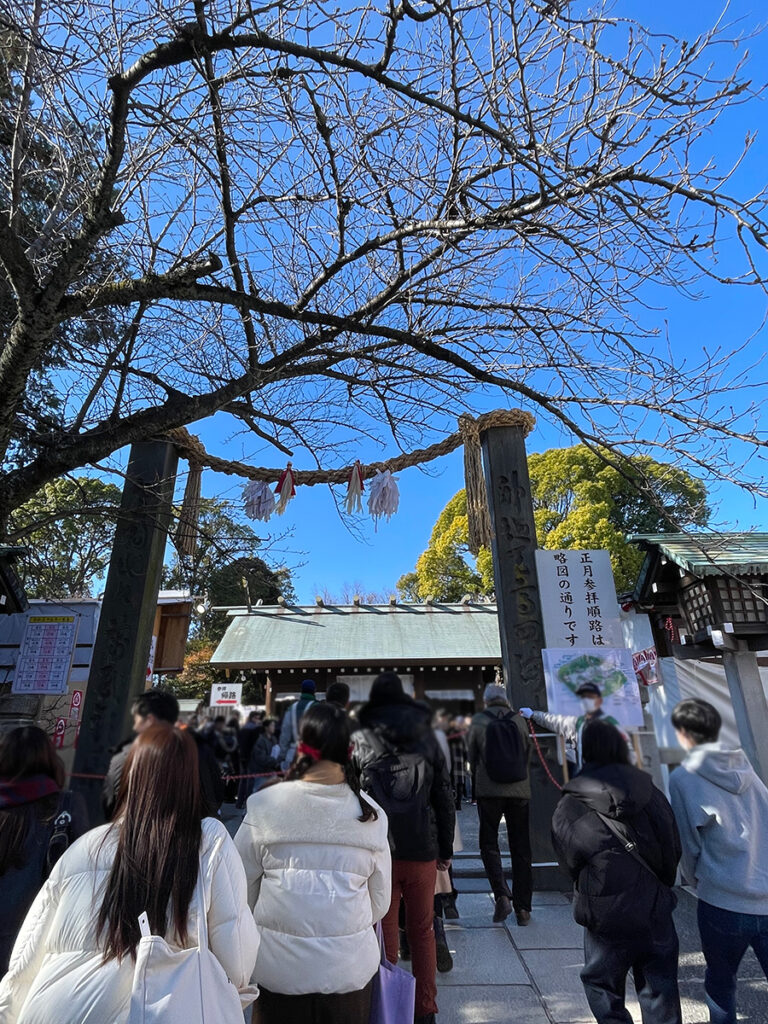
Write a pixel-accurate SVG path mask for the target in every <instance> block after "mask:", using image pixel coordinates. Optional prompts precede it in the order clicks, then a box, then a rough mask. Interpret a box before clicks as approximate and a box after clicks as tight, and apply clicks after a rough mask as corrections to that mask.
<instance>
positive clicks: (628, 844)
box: [595, 811, 661, 882]
mask: <svg viewBox="0 0 768 1024" xmlns="http://www.w3.org/2000/svg"><path fill="white" fill-rule="evenodd" d="M595 814H596V815H597V816H598V818H600V820H601V821H602V822H603V823H604V824H605V825H607V826H608V828H609V829H610V830H611V832H613V834H614V835H615V836H616V838H617V839H618V840H619V842H620V843H621V845H622V847H623V848H624V850H625V851H626V852H627V853H628V854H629V855H630V857H633V858H634V859H635V860H636V861H637V863H638V864H642V865H643V867H644V868H645V869H646V870H647V871H650V872H651V874H652V875H653V877H654V878H655V879H656V881H657V882H661V879H660V878H659V876H658V875H657V874H656V872H655V871H654V869H653V868H652V867H651V865H650V864H649V863H648V861H647V860H646V859H645V857H643V855H642V854H641V853H640V851H639V850H638V848H637V843H636V842H635V841H634V839H631V838H630V836H628V835H627V833H626V832H624V831H622V829H621V827H620V826H619V824H618V823H617V822H616V821H615V820H614V819H613V818H609V817H608V815H607V814H602V813H601V812H600V811H595Z"/></svg>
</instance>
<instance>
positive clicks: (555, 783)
mask: <svg viewBox="0 0 768 1024" xmlns="http://www.w3.org/2000/svg"><path fill="white" fill-rule="evenodd" d="M527 722H528V731H529V732H530V734H531V739H532V740H533V745H534V747H535V748H536V753H537V754H538V755H539V760H540V761H541V767H542V768H543V769H544V771H545V773H546V776H547V778H548V779H549V781H550V782H551V783H552V785H553V786H555V787H556V788H557V789H559V790H560V791H561V792H562V789H563V787H562V786H561V785H560V783H559V782H558V781H557V779H556V778H555V776H554V775H553V774H552V772H551V771H550V770H549V765H548V764H547V759H546V758H545V757H544V754H543V753H542V751H541V747H540V746H539V738H538V736H537V735H536V732H535V730H534V728H533V722H531V720H530V718H529V719H527Z"/></svg>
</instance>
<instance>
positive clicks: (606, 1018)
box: [552, 721, 682, 1024]
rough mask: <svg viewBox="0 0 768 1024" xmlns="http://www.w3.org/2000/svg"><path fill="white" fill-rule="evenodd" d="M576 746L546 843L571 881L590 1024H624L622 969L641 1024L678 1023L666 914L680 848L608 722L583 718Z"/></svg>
mask: <svg viewBox="0 0 768 1024" xmlns="http://www.w3.org/2000/svg"><path fill="white" fill-rule="evenodd" d="M582 752H583V762H584V767H583V768H582V770H581V771H580V772H579V774H578V775H576V776H575V778H573V779H572V780H571V781H570V782H569V783H568V784H567V785H566V786H565V788H564V789H563V795H562V798H561V800H560V803H559V804H558V806H557V809H556V810H555V814H554V817H553V819H552V840H553V843H554V846H555V851H556V853H557V857H558V860H559V861H560V865H561V867H562V868H563V869H564V870H565V871H567V872H568V874H569V875H570V876H571V878H572V879H573V881H574V883H575V894H574V903H573V916H574V918H575V919H576V921H577V922H578V923H579V924H581V925H583V926H584V929H585V931H584V960H585V963H584V968H583V970H582V972H581V980H582V982H583V984H584V991H585V993H586V996H587V1001H588V1002H589V1005H590V1009H591V1010H592V1013H593V1014H594V1015H595V1018H596V1020H597V1021H598V1024H632V1018H631V1016H630V1015H629V1013H628V1011H627V1009H626V1006H625V987H626V978H627V973H628V972H629V971H630V970H632V973H633V976H634V981H635V988H636V989H637V997H638V1000H639V1002H640V1007H641V1010H642V1014H643V1021H644V1024H682V1015H681V1010H680V995H679V992H678V985H677V960H678V949H679V945H678V938H677V932H676V931H675V925H674V921H673V920H672V911H673V910H674V907H675V903H676V898H675V894H674V892H673V890H672V886H673V885H674V883H675V876H676V872H677V864H678V861H679V860H680V853H681V847H680V837H679V835H678V832H677V826H676V825H675V819H674V817H673V815H672V808H671V807H670V805H669V803H668V801H667V799H666V797H665V796H664V794H663V793H662V792H661V791H660V790H658V789H657V788H656V787H655V786H654V785H653V782H652V780H651V777H650V775H648V774H647V773H646V772H643V771H640V769H638V768H635V767H633V766H632V765H631V764H630V763H629V750H628V747H627V743H626V740H625V739H624V737H623V736H622V735H621V733H620V732H619V730H618V729H616V727H615V726H613V725H610V724H608V723H607V722H600V721H597V722H594V723H591V724H589V725H588V726H587V727H586V728H585V729H584V734H583V738H582ZM617 833H619V834H617ZM632 843H634V844H635V846H634V853H633V852H630V850H629V849H627V845H628V844H630V845H631V844H632Z"/></svg>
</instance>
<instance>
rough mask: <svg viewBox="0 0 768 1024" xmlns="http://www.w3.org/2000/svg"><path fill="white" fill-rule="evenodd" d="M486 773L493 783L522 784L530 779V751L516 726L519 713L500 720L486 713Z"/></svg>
mask: <svg viewBox="0 0 768 1024" xmlns="http://www.w3.org/2000/svg"><path fill="white" fill-rule="evenodd" d="M484 714H486V715H488V717H489V718H490V722H489V723H488V726H487V728H486V730H485V770H486V772H487V773H488V778H489V779H490V780H491V782H499V783H508V782H522V781H523V779H526V778H527V777H528V749H527V746H526V743H525V740H524V739H523V736H522V733H521V732H520V730H519V729H518V727H517V724H516V723H515V715H516V714H517V712H516V711H508V712H507V713H506V715H502V716H501V717H497V716H496V715H494V713H493V712H492V711H485V712H484Z"/></svg>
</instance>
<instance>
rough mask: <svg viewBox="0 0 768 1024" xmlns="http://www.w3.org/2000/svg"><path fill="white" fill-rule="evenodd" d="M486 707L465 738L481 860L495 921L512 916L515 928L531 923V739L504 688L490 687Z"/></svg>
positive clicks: (496, 685)
mask: <svg viewBox="0 0 768 1024" xmlns="http://www.w3.org/2000/svg"><path fill="white" fill-rule="evenodd" d="M483 701H484V703H485V708H484V710H483V711H480V712H479V713H478V714H476V715H475V716H474V718H473V719H472V724H471V725H470V727H469V733H468V734H467V749H468V752H469V764H470V767H471V770H472V775H473V778H474V787H475V799H476V800H477V813H478V817H479V819H480V856H481V857H482V860H483V867H484V868H485V873H486V875H487V876H488V881H489V882H490V883H491V889H492V890H493V895H494V898H495V900H496V907H495V910H494V914H493V920H494V921H495V922H497V923H498V922H499V921H504V920H505V919H506V918H507V917H509V915H510V914H511V913H512V909H513V907H514V911H515V917H516V919H517V923H518V924H519V925H522V926H525V925H527V924H528V922H529V921H530V920H531V900H532V897H533V872H532V869H531V838H530V833H529V829H528V810H529V805H530V802H531V780H530V776H529V763H530V759H531V738H530V735H529V732H528V727H527V726H526V724H525V722H524V721H523V719H522V717H521V716H520V714H519V713H518V712H517V711H513V710H512V708H511V707H510V704H509V700H508V698H507V691H506V689H505V688H504V687H503V686H501V685H500V684H499V683H489V684H488V685H487V686H486V688H485V691H484V693H483ZM502 818H504V820H505V822H506V825H507V837H508V838H509V854H510V858H511V860H512V891H511V892H510V890H509V886H508V885H507V881H506V879H505V878H504V868H503V866H502V863H501V851H500V850H499V826H500V825H501V819H502Z"/></svg>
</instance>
